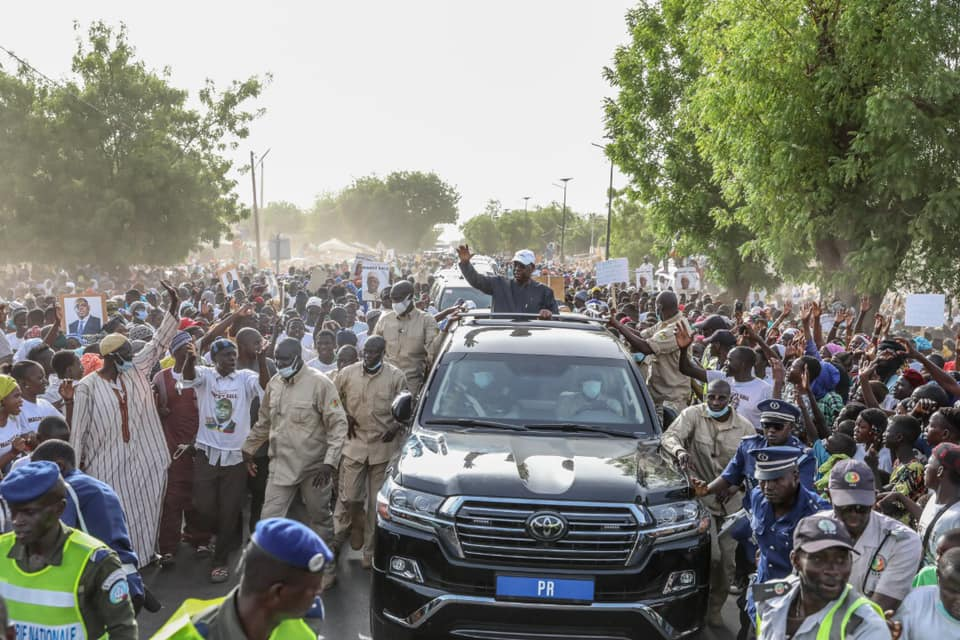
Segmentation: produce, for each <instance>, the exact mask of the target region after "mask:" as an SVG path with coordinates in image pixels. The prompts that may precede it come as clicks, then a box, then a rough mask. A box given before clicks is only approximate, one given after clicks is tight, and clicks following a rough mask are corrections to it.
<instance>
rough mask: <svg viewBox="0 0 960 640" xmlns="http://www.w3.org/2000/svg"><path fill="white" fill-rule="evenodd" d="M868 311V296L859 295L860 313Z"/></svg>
mask: <svg viewBox="0 0 960 640" xmlns="http://www.w3.org/2000/svg"><path fill="white" fill-rule="evenodd" d="M867 311H870V296H866V295H864V296H860V313H866V312H867Z"/></svg>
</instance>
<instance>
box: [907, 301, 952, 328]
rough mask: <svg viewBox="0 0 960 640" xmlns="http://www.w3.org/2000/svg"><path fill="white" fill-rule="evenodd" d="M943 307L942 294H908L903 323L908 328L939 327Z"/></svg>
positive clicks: (941, 321) (942, 316) (942, 318)
mask: <svg viewBox="0 0 960 640" xmlns="http://www.w3.org/2000/svg"><path fill="white" fill-rule="evenodd" d="M944 305H945V298H944V295H943V294H942V293H911V294H908V295H907V300H906V309H905V313H904V321H903V323H904V324H905V325H907V326H908V327H940V326H942V325H943V321H944V315H943V310H944Z"/></svg>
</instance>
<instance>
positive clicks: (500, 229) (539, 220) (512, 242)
mask: <svg viewBox="0 0 960 640" xmlns="http://www.w3.org/2000/svg"><path fill="white" fill-rule="evenodd" d="M606 225H607V217H606V216H601V215H598V214H581V213H577V212H575V211H573V210H572V209H571V208H570V207H567V223H566V232H565V234H564V253H565V254H566V255H567V256H572V255H579V254H585V253H587V252H588V251H589V250H590V246H591V245H590V241H591V232H592V236H593V243H594V246H602V245H603V243H604V242H605V238H606V233H607V226H606ZM562 227H563V207H562V205H560V204H557V203H556V202H553V203H551V204H549V205H548V206H546V207H537V208H536V209H531V210H529V211H524V210H523V209H509V210H504V209H501V208H500V203H499V202H498V201H496V200H490V201H489V202H487V206H486V207H485V209H484V212H483V213H481V214H479V215H475V216H473V217H472V218H470V219H469V220H467V221H466V222H465V223H464V224H463V225H462V226H461V227H460V228H461V231H463V237H464V239H466V241H467V243H468V244H470V248H471V249H472V250H473V251H474V252H476V253H485V254H498V253H509V254H513V252H514V251H516V250H518V249H524V248H528V249H531V250H532V251H534V253H536V254H537V255H538V256H542V255H544V252H545V251H546V248H547V245H548V244H549V243H551V242H553V243H555V244H556V246H557V247H558V249H557V250H558V252H559V246H560V236H561V228H562Z"/></svg>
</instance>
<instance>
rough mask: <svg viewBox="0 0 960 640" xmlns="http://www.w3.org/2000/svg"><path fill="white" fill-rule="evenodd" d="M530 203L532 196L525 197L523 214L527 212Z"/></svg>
mask: <svg viewBox="0 0 960 640" xmlns="http://www.w3.org/2000/svg"><path fill="white" fill-rule="evenodd" d="M528 202H530V196H523V212H524V213H526V212H527V203H528Z"/></svg>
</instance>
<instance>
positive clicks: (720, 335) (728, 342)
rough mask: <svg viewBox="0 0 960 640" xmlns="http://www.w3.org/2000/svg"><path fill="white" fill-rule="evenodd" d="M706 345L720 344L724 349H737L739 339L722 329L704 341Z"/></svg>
mask: <svg viewBox="0 0 960 640" xmlns="http://www.w3.org/2000/svg"><path fill="white" fill-rule="evenodd" d="M704 343H706V344H719V345H721V346H724V347H735V346H736V345H737V337H736V336H735V335H733V334H732V333H730V331H728V330H727V329H720V330H719V331H714V332H713V333H712V334H711V335H710V337H709V338H706V339H705V340H704Z"/></svg>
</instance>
